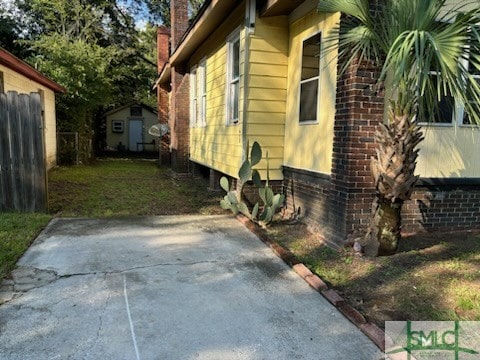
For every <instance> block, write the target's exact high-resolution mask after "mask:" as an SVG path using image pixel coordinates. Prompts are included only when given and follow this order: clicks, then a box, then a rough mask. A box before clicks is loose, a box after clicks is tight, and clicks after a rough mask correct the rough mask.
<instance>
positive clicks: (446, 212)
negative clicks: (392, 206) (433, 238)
mask: <svg viewBox="0 0 480 360" xmlns="http://www.w3.org/2000/svg"><path fill="white" fill-rule="evenodd" d="M402 224H403V227H402V230H403V231H404V232H407V233H408V232H417V231H443V230H470V229H480V187H479V186H478V185H477V186H475V185H467V184H465V185H457V186H451V185H444V186H423V185H422V184H420V186H417V188H416V189H415V191H414V193H413V195H412V199H411V200H410V201H407V202H406V203H405V204H404V207H403V209H402Z"/></svg>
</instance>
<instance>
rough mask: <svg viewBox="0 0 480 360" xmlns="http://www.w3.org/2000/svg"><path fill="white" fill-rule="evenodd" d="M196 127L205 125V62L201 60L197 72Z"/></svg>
mask: <svg viewBox="0 0 480 360" xmlns="http://www.w3.org/2000/svg"><path fill="white" fill-rule="evenodd" d="M197 94H198V95H197V98H198V99H199V101H200V104H199V106H198V115H197V116H198V121H199V123H198V126H206V125H207V60H206V59H203V60H202V61H200V64H199V65H198V72H197Z"/></svg>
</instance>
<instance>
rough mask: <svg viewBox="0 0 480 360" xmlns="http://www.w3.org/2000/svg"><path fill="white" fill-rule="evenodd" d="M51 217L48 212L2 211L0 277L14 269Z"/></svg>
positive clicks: (0, 222)
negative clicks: (20, 212) (22, 212)
mask: <svg viewBox="0 0 480 360" xmlns="http://www.w3.org/2000/svg"><path fill="white" fill-rule="evenodd" d="M50 219H51V216H50V215H46V214H33V213H27V214H19V213H0V279H2V278H4V277H5V276H6V275H7V274H8V273H9V272H10V271H11V270H13V268H14V266H15V263H16V262H17V260H18V259H19V258H20V257H21V256H22V255H23V253H24V252H25V251H26V250H27V249H28V247H29V246H30V244H31V242H32V241H33V239H34V238H35V236H37V235H38V233H39V232H40V230H41V229H42V228H43V227H44V226H45V225H46V224H47V223H48V221H50Z"/></svg>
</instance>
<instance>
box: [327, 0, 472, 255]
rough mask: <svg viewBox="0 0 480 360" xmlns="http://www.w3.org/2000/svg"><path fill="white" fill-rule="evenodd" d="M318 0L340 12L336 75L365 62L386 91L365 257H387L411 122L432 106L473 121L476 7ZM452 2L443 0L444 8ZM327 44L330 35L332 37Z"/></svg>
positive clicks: (404, 185) (411, 170)
mask: <svg viewBox="0 0 480 360" xmlns="http://www.w3.org/2000/svg"><path fill="white" fill-rule="evenodd" d="M446 2H447V1H446V0H376V1H374V0H372V1H369V0H320V1H319V6H318V10H319V11H321V12H341V13H342V14H343V16H342V20H341V24H340V27H339V29H338V32H336V34H335V40H336V41H338V43H335V45H330V46H327V47H326V49H327V51H328V49H333V47H336V46H338V48H339V59H340V61H339V64H341V65H339V70H340V73H341V72H343V71H345V70H346V69H347V68H349V67H350V66H354V64H362V63H365V62H372V63H373V64H374V65H376V66H377V67H378V69H379V71H380V76H379V79H378V81H379V83H383V84H387V86H386V87H388V88H389V89H391V90H392V92H391V94H392V95H391V98H390V99H387V103H386V106H388V119H387V121H386V123H385V124H382V125H380V127H379V129H378V131H377V133H376V137H375V138H376V139H375V140H376V143H377V151H376V156H374V157H373V158H372V162H371V171H372V175H373V178H374V182H375V187H376V194H375V200H374V203H373V207H372V219H371V225H370V227H369V229H368V232H367V235H366V236H365V238H364V243H363V245H364V247H365V252H366V253H367V254H370V255H388V254H393V253H395V252H396V250H397V247H398V241H399V240H400V228H401V227H400V226H401V216H400V214H401V208H402V205H403V203H404V201H406V200H408V199H410V196H411V194H412V190H413V187H414V185H415V182H416V181H417V176H415V166H416V159H417V155H418V149H417V146H418V144H419V143H420V142H421V141H422V139H423V138H422V133H421V131H420V126H419V125H418V124H419V123H422V122H431V121H434V119H435V118H436V117H437V116H438V114H439V113H440V112H441V109H440V104H445V103H451V104H450V106H452V108H453V104H457V105H459V106H463V108H464V109H465V112H466V114H468V117H469V119H470V121H471V122H474V123H477V124H480V111H479V110H480V109H479V104H480V86H479V83H478V82H477V81H476V80H475V78H474V76H473V74H474V73H477V74H478V72H479V71H480V51H479V50H480V34H479V25H478V24H480V7H479V5H478V1H477V0H468V1H463V2H462V0H460V1H457V3H458V2H460V4H457V5H455V6H453V7H452V6H450V7H447V6H446V5H447V4H446ZM451 2H452V1H449V3H451ZM332 39H333V37H332Z"/></svg>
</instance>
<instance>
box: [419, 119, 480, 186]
mask: <svg viewBox="0 0 480 360" xmlns="http://www.w3.org/2000/svg"><path fill="white" fill-rule="evenodd" d="M423 133H424V135H425V140H423V142H422V143H421V144H420V146H419V147H420V153H419V157H418V161H417V168H416V173H417V174H418V175H420V176H421V177H434V178H461V177H480V157H479V156H478V154H479V153H480V129H479V128H476V127H468V126H458V125H455V126H451V127H443V126H424V127H423Z"/></svg>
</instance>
